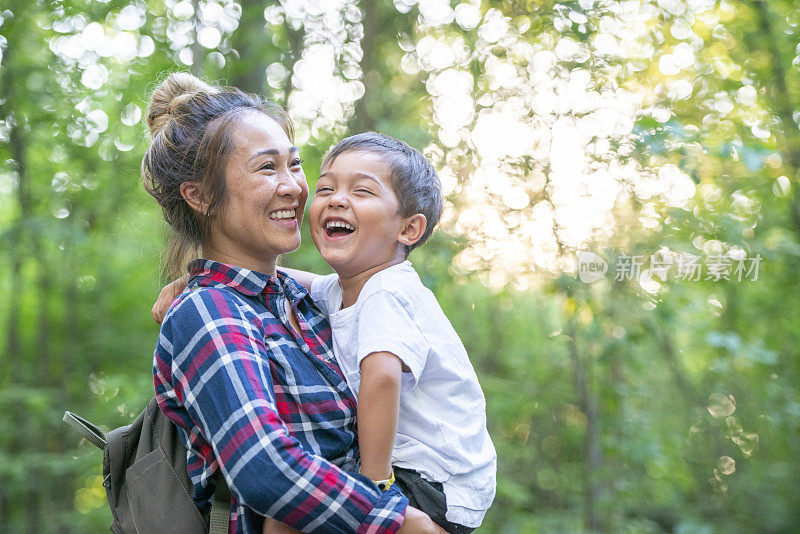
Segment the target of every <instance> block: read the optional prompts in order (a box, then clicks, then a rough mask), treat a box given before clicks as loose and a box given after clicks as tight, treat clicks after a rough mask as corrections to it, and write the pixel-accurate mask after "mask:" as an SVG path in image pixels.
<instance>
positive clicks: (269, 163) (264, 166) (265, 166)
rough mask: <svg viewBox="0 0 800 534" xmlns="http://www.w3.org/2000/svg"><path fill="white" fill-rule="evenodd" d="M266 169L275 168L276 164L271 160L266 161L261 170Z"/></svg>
mask: <svg viewBox="0 0 800 534" xmlns="http://www.w3.org/2000/svg"><path fill="white" fill-rule="evenodd" d="M264 169H269V170H273V169H275V164H274V163H272V162H271V161H269V162H267V163H265V164H264V165H262V166H261V168H260V169H259V170H264Z"/></svg>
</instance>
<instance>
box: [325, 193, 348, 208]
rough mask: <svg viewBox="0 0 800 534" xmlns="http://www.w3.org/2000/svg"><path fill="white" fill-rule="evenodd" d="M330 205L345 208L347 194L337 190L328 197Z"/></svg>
mask: <svg viewBox="0 0 800 534" xmlns="http://www.w3.org/2000/svg"><path fill="white" fill-rule="evenodd" d="M328 205H329V206H331V207H337V208H344V207H346V206H347V195H345V194H344V193H341V192H338V191H337V192H335V193H334V194H332V195H331V196H329V197H328Z"/></svg>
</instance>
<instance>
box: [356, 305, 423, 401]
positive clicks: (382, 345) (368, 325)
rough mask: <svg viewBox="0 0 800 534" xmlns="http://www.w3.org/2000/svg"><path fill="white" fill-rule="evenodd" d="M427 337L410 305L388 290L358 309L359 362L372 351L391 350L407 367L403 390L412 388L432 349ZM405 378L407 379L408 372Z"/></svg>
mask: <svg viewBox="0 0 800 534" xmlns="http://www.w3.org/2000/svg"><path fill="white" fill-rule="evenodd" d="M429 348H430V346H429V344H428V340H427V339H426V338H425V335H424V334H423V333H422V330H420V328H419V325H418V324H417V322H416V320H415V319H414V317H412V315H411V314H410V313H409V308H408V307H407V306H405V305H404V304H403V302H402V301H401V300H400V298H399V297H398V296H396V295H395V294H394V293H391V292H389V291H386V290H379V291H378V292H376V293H374V294H372V295H370V296H369V297H368V298H367V299H366V300H365V301H364V303H363V304H362V305H361V309H360V310H359V312H358V353H357V354H356V357H357V359H358V364H359V365H361V360H363V359H364V358H366V357H367V356H369V355H370V354H372V353H373V352H391V353H392V354H394V355H395V356H397V357H398V358H400V360H401V361H402V362H403V363H404V364H405V365H406V367H408V369H409V370H410V373H408V374H409V375H410V380H408V379H404V380H403V384H402V390H403V391H407V390H410V389H413V388H414V387H415V386H416V385H417V382H418V381H419V377H420V375H421V374H422V369H423V368H424V367H425V362H426V361H427V359H428V352H429ZM404 377H406V378H408V376H407V375H404Z"/></svg>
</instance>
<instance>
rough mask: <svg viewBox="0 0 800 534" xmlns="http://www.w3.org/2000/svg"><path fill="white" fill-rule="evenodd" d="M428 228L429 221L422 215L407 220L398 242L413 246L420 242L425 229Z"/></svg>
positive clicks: (418, 214)
mask: <svg viewBox="0 0 800 534" xmlns="http://www.w3.org/2000/svg"><path fill="white" fill-rule="evenodd" d="M427 227H428V219H426V218H425V216H424V215H423V214H421V213H417V214H415V215H412V216H411V217H408V218H407V219H406V220H405V223H404V225H403V229H402V231H401V232H400V235H399V236H397V240H398V241H399V242H401V243H402V244H404V245H409V246H411V245H413V244H414V243H416V242H417V241H419V240H420V238H421V237H422V234H424V233H425V228H427Z"/></svg>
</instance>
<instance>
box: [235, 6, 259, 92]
mask: <svg viewBox="0 0 800 534" xmlns="http://www.w3.org/2000/svg"><path fill="white" fill-rule="evenodd" d="M239 5H240V6H241V7H242V15H241V17H240V18H239V26H238V27H237V28H236V31H235V32H234V33H233V35H232V36H231V40H232V45H233V47H234V48H235V49H236V51H237V52H238V53H239V59H238V60H237V63H238V67H237V68H232V69H231V79H230V80H229V81H230V84H231V85H233V86H235V87H238V88H239V89H241V90H242V91H246V92H248V93H257V94H262V93H263V92H264V85H265V82H266V68H267V61H266V58H265V56H264V53H263V52H262V51H261V48H263V47H262V43H263V42H264V41H265V40H266V39H267V34H266V32H265V31H264V26H265V24H266V22H265V21H264V2H258V1H255V0H241V1H240V2H239Z"/></svg>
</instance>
